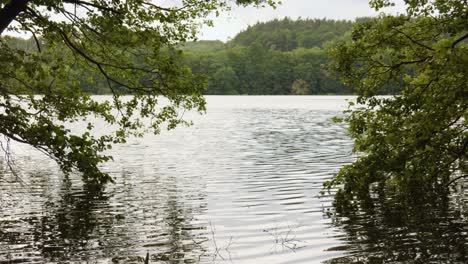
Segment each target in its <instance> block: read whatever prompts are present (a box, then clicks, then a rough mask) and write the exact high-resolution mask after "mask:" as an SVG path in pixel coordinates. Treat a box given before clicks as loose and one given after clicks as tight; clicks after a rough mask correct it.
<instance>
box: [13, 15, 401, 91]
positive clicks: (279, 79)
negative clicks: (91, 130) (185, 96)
mask: <svg viewBox="0 0 468 264" xmlns="http://www.w3.org/2000/svg"><path fill="white" fill-rule="evenodd" d="M366 19H367V18H358V19H356V20H355V21H348V20H329V19H301V18H299V19H297V20H292V19H290V18H287V17H285V18H283V19H280V20H279V19H275V20H271V21H268V22H261V23H257V24H255V25H253V26H250V27H248V28H247V29H246V30H244V31H242V32H240V33H238V34H237V35H236V36H235V37H234V38H233V39H232V40H230V41H228V42H226V43H224V42H221V41H219V40H199V41H196V42H187V43H185V44H184V45H182V46H179V48H180V50H181V52H180V58H179V60H181V64H182V65H184V66H186V67H188V68H190V70H191V71H192V72H193V73H194V74H197V75H199V76H201V77H202V78H205V80H206V82H207V86H206V91H205V92H204V95H250V96H251V95H355V92H354V91H353V90H352V89H350V88H349V87H347V86H345V85H343V84H341V82H340V81H338V80H337V79H336V78H335V76H333V75H331V74H330V73H329V72H328V71H327V69H326V67H325V65H326V64H327V63H328V58H327V54H326V46H327V43H328V42H331V41H335V40H346V39H349V38H350V32H351V30H352V27H353V25H355V24H356V23H359V22H362V21H365V20H366ZM5 39H6V40H7V42H8V43H9V45H11V46H13V47H15V48H19V49H22V50H25V51H27V52H37V43H36V40H35V39H34V38H30V39H21V38H15V37H5ZM41 45H42V46H43V49H44V46H45V48H48V47H47V43H41ZM54 48H57V47H54ZM143 49H144V48H143ZM136 63H138V62H137V61H136ZM142 63H143V62H142ZM73 71H74V74H73V75H75V76H74V78H76V80H77V81H79V83H80V86H81V87H82V89H83V91H85V92H88V93H90V94H93V95H111V94H113V91H110V90H109V88H108V86H107V85H106V83H105V82H104V81H100V80H98V78H99V76H93V75H89V74H88V73H87V70H86V69H82V68H76V69H74V70H73ZM117 90H118V89H117ZM123 90H124V89H122V91H123ZM114 92H115V91H114ZM397 92H398V91H397V89H396V88H394V87H393V88H392V87H387V88H385V89H383V90H382V91H379V94H395V93H397Z"/></svg>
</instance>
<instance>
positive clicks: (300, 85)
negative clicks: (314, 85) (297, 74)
mask: <svg viewBox="0 0 468 264" xmlns="http://www.w3.org/2000/svg"><path fill="white" fill-rule="evenodd" d="M308 93H309V85H308V84H307V82H306V81H304V80H300V79H299V80H295V81H294V82H293V84H292V85H291V94H293V95H306V94H308Z"/></svg>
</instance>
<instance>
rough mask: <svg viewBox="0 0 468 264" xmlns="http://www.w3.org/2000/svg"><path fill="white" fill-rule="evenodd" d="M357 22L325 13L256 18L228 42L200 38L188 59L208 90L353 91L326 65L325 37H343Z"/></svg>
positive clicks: (188, 51)
mask: <svg viewBox="0 0 468 264" xmlns="http://www.w3.org/2000/svg"><path fill="white" fill-rule="evenodd" d="M352 26H353V22H350V21H336V20H326V19H298V20H291V19H289V18H284V19H282V20H277V19H276V20H272V21H269V22H264V23H257V24H256V25H254V26H251V27H248V28H247V29H246V30H245V31H243V32H240V33H239V34H237V36H235V37H234V38H233V39H232V40H231V41H229V42H227V43H226V44H224V43H222V42H220V41H199V42H195V43H189V44H188V45H187V46H186V47H185V50H184V51H185V61H186V63H187V65H189V67H190V68H191V69H192V71H194V72H195V73H201V74H205V75H207V76H208V77H209V85H208V90H207V94H259V95H261V94H274V95H280V94H350V93H352V91H351V90H350V89H347V88H346V87H344V86H343V85H341V84H340V83H339V82H338V81H336V80H335V79H334V78H333V77H332V76H329V75H328V74H327V73H326V71H325V69H324V67H323V65H324V64H326V62H327V57H326V55H325V52H324V50H323V45H324V43H326V42H328V41H331V40H335V39H338V38H345V37H346V33H347V32H349V30H351V28H352Z"/></svg>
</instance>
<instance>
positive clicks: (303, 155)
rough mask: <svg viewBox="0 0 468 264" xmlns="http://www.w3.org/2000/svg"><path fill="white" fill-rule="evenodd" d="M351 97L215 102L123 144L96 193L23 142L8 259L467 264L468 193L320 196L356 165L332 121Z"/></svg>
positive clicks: (4, 201)
mask: <svg viewBox="0 0 468 264" xmlns="http://www.w3.org/2000/svg"><path fill="white" fill-rule="evenodd" d="M345 99H346V98H345V97H312V96H311V97H221V96H219V97H216V96H211V97H208V98H207V100H208V109H209V110H208V113H207V114H206V115H204V116H198V115H194V116H192V119H193V121H194V123H195V125H194V126H192V127H190V128H179V129H177V130H175V131H170V132H164V133H163V134H162V135H159V136H147V137H145V138H143V139H135V140H130V142H129V143H128V144H125V145H120V146H117V147H115V148H114V149H113V150H112V153H113V155H114V157H115V162H113V163H108V164H106V165H105V167H104V170H105V171H108V172H110V173H111V174H112V175H113V176H114V177H115V178H116V184H115V185H109V186H108V188H107V189H106V191H105V193H104V194H101V195H98V196H97V195H95V194H90V193H86V192H84V191H83V189H82V188H81V183H80V179H79V177H78V176H76V177H72V178H71V180H70V181H64V180H63V176H62V175H61V174H60V173H59V172H58V171H57V168H56V166H55V164H54V163H53V162H51V161H50V160H48V159H47V158H46V157H44V156H42V155H41V154H39V153H37V152H34V151H32V150H31V149H29V148H28V147H27V146H24V145H13V151H14V152H15V153H16V154H17V155H16V156H17V158H16V166H17V167H19V168H21V171H19V174H20V176H21V178H22V180H23V181H24V183H19V182H18V180H16V178H15V176H14V175H11V174H10V173H3V174H0V175H1V177H0V210H1V214H0V263H10V262H11V263H21V262H31V263H48V262H52V263H68V262H72V263H142V261H143V258H144V257H145V255H146V254H147V253H149V254H150V263H320V262H326V263H350V262H355V263H382V262H394V263H401V262H407V263H430V262H433V263H445V262H446V263H457V262H458V263H466V262H467V259H468V256H467V254H468V234H467V233H468V215H467V211H468V210H467V208H468V191H467V188H463V186H458V188H457V190H454V191H453V192H452V193H451V194H447V195H446V196H442V197H440V196H435V197H429V198H427V199H421V201H415V202H414V203H411V204H409V205H408V204H404V203H403V202H399V201H395V200H394V199H391V197H389V198H388V199H384V200H382V199H378V198H376V199H374V200H372V201H370V202H369V203H368V204H362V205H360V206H359V208H358V209H356V210H354V211H350V212H340V211H336V210H335V208H334V207H333V206H332V196H321V197H319V192H320V190H321V187H322V183H323V182H324V181H326V180H327V179H329V178H330V177H332V175H333V174H334V173H335V172H337V171H338V170H339V168H340V167H342V166H343V165H344V164H347V163H349V162H351V161H352V160H353V156H352V153H351V147H352V142H351V141H350V139H349V138H348V137H347V136H346V133H345V128H344V126H343V125H340V124H335V123H333V122H331V121H330V118H331V117H333V116H336V115H340V113H341V110H342V109H344V108H345V106H346V101H345ZM97 127H99V125H98V126H97ZM101 129H103V130H105V129H106V128H105V127H104V125H101ZM465 184H466V183H465ZM388 201H392V202H388Z"/></svg>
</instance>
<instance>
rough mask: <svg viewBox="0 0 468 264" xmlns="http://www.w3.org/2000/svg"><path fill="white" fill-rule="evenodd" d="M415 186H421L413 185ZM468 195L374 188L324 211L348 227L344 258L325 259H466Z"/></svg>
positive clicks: (359, 261) (360, 260) (343, 248)
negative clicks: (373, 190) (406, 191)
mask: <svg viewBox="0 0 468 264" xmlns="http://www.w3.org/2000/svg"><path fill="white" fill-rule="evenodd" d="M415 189H417V188H415ZM467 209H468V193H466V192H464V191H463V188H461V189H459V190H458V191H455V192H451V193H449V192H448V191H446V190H445V191H440V190H439V191H434V190H419V191H418V190H415V191H414V192H411V193H405V194H398V195H397V194H392V195H389V194H388V191H387V194H385V192H383V191H376V192H375V193H374V195H373V197H367V198H365V199H362V200H359V201H357V202H356V203H354V204H351V203H349V201H343V200H339V199H338V200H336V201H335V204H334V208H333V209H331V210H330V211H328V212H327V213H326V215H327V217H330V218H331V220H332V225H334V226H336V227H339V229H341V230H343V231H344V235H342V236H339V238H340V239H341V240H342V241H343V242H344V246H340V247H335V248H331V249H330V250H338V251H345V256H343V257H339V258H335V259H332V260H329V261H327V263H402V262H404V263H408V262H410V263H468V244H467V241H468V232H467V228H468V210H467Z"/></svg>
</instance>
